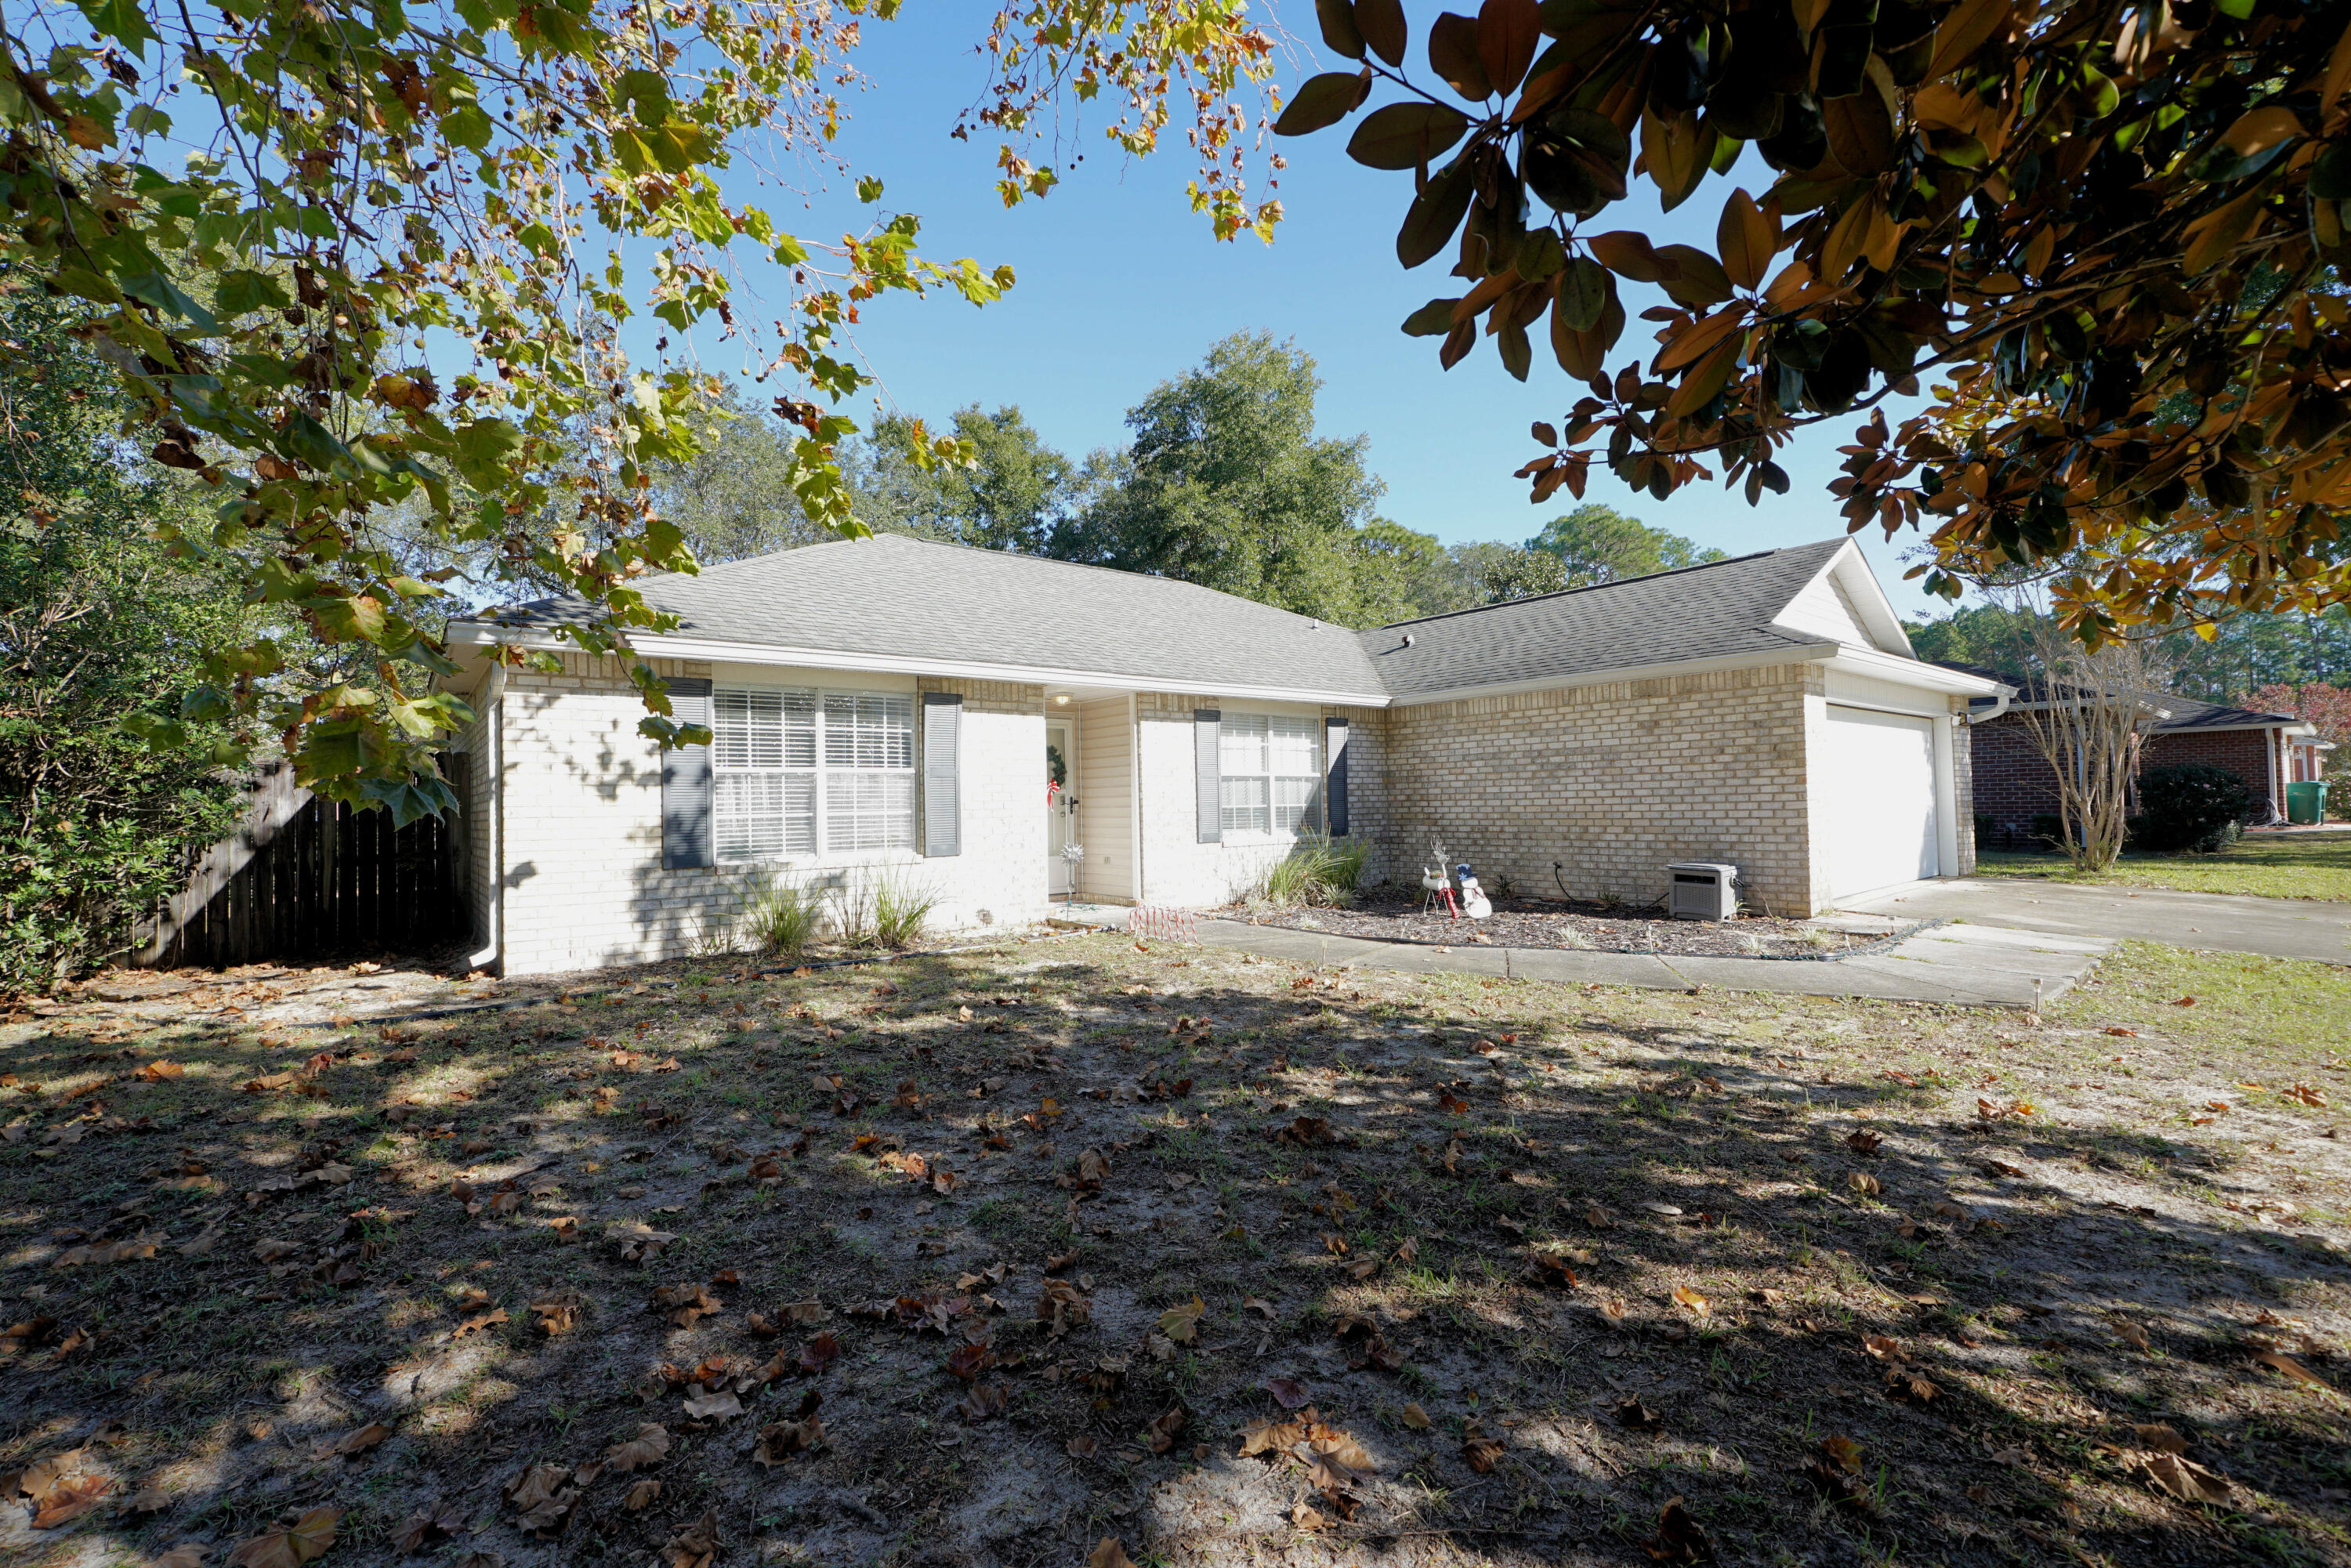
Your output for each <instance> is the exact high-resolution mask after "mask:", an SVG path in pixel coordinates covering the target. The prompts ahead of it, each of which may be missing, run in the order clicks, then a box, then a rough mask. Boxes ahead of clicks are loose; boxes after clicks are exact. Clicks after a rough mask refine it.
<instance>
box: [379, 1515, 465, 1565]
mask: <svg viewBox="0 0 2351 1568" xmlns="http://www.w3.org/2000/svg"><path fill="white" fill-rule="evenodd" d="M464 1529H465V1510H463V1509H461V1508H456V1507H455V1506H448V1507H444V1506H442V1505H439V1504H434V1505H432V1506H429V1507H427V1508H426V1509H425V1510H424V1511H423V1512H421V1513H413V1514H411V1515H409V1516H408V1517H407V1518H406V1519H404V1520H402V1521H401V1524H400V1529H399V1531H397V1532H396V1533H395V1534H394V1535H393V1537H392V1540H393V1542H394V1543H395V1544H396V1545H397V1546H398V1548H399V1550H400V1551H401V1552H402V1553H403V1554H405V1553H408V1552H422V1551H423V1550H424V1549H425V1548H426V1547H427V1546H430V1545H432V1544H433V1543H434V1542H437V1541H442V1540H444V1539H446V1538H447V1537H449V1536H452V1535H455V1534H457V1533H459V1532H460V1531H463V1530H464Z"/></svg>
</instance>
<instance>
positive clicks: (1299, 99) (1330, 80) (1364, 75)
mask: <svg viewBox="0 0 2351 1568" xmlns="http://www.w3.org/2000/svg"><path fill="white" fill-rule="evenodd" d="M1371 90H1372V73H1371V72H1370V71H1368V70H1364V71H1362V72H1356V71H1325V72H1324V73H1323V74H1322V75H1321V76H1318V77H1309V78H1307V79H1306V81H1305V83H1304V85H1302V86H1301V87H1300V88H1299V89H1298V91H1297V94H1296V95H1295V96H1294V97H1292V98H1291V99H1290V101H1289V102H1288V103H1286V104H1284V105H1282V109H1281V117H1280V119H1278V120H1275V121H1274V122H1273V133H1274V134H1275V135H1276V136H1304V135H1307V134H1309V133H1310V132H1312V131H1320V130H1322V128H1323V127H1325V126H1328V125H1336V124H1338V123H1339V121H1341V120H1344V119H1346V118H1347V116H1349V115H1351V114H1353V113H1354V112H1355V110H1358V109H1360V108H1362V107H1363V102H1364V99H1365V98H1366V97H1368V96H1370V93H1371ZM1406 265H1410V264H1409V263H1407V264H1406Z"/></svg>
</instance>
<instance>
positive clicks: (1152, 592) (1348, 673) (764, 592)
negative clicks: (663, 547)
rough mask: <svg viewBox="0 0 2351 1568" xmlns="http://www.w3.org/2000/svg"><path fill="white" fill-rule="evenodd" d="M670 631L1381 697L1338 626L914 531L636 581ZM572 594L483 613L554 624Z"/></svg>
mask: <svg viewBox="0 0 2351 1568" xmlns="http://www.w3.org/2000/svg"><path fill="white" fill-rule="evenodd" d="M639 586H640V587H641V588H642V590H643V592H644V596H645V599H646V601H647V602H649V603H650V604H652V605H653V607H654V608H655V609H658V610H664V611H668V612H671V613H673V614H674V615H676V616H677V617H678V622H679V623H678V625H677V626H676V628H675V629H674V630H673V631H671V632H666V633H664V635H666V636H673V637H687V638H695V639H701V640H706V641H710V642H716V643H758V644H764V645H768V646H775V647H784V648H808V649H822V650H826V651H828V652H833V653H873V654H877V655H894V656H897V657H901V658H923V659H937V660H946V661H954V662H957V663H967V664H1019V665H1025V666H1029V667H1031V668H1038V669H1044V670H1060V671H1082V672H1087V673H1092V674H1105V675H1119V676H1127V677H1132V678H1134V679H1135V680H1137V681H1140V682H1147V683H1150V684H1152V685H1156V686H1158V687H1160V688H1161V689H1163V690H1174V691H1207V692H1217V691H1223V690H1228V689H1232V688H1236V687H1258V688H1267V687H1272V688H1280V689H1281V690H1286V691H1301V692H1307V691H1311V692H1329V693H1345V694H1350V695H1363V696H1369V697H1376V696H1378V695H1380V693H1381V690H1382V688H1381V685H1380V681H1379V676H1378V675H1377V674H1375V673H1374V669H1373V666H1372V660H1371V657H1370V655H1369V654H1368V653H1366V652H1365V651H1364V646H1363V644H1362V643H1359V642H1357V641H1356V638H1355V633H1354V632H1353V631H1351V630H1349V629H1348V628H1346V627H1343V626H1334V625H1332V624H1330V623H1329V622H1319V621H1313V620H1310V619H1308V618H1307V617H1306V616H1303V615H1293V614H1291V613H1290V612H1289V611H1286V610H1276V609H1274V608H1273V607H1271V606H1270V605H1265V604H1259V603H1257V602H1255V601H1251V600H1247V599H1238V598H1235V597H1234V596H1233V595H1231V594H1229V593H1219V592H1217V591H1216V590H1214V589H1210V588H1202V587H1199V586H1198V585H1197V584H1195V583H1189V582H1179V581H1177V580H1175V579H1173V578H1165V577H1146V576H1143V575H1141V574H1138V573H1135V572H1126V571H1113V570H1109V569H1107V568H1103V567H1094V566H1080V565H1075V564H1072V563H1071V562H1068V561H1058V560H1045V559H1040V558H1038V557H1036V556H1025V555H1010V554H1007V553H1005V552H1003V551H1001V550H989V549H972V548H970V547H968V546H964V545H947V544H935V543H932V542H930V541H928V540H925V539H914V538H905V537H904V536H903V535H896V534H881V535H876V536H875V537H874V538H870V539H841V540H835V541H832V542H830V543H826V544H820V545H809V546H805V547H803V548H801V549H789V550H779V551H778V552H777V553H775V554H773V555H764V556H758V557H755V558H753V559H749V560H738V561H732V562H729V563H727V564H726V565H724V566H712V567H705V568H704V569H703V570H702V572H701V573H700V575H698V576H686V575H683V574H674V573H663V574H661V575H658V576H654V577H649V578H646V579H645V580H643V582H642V583H640V584H639ZM581 611H582V607H581V605H580V601H577V600H570V599H549V600H541V601H537V602H536V603H532V604H527V605H520V606H517V607H515V608H513V609H509V610H506V611H503V612H490V613H486V614H484V615H482V616H478V617H475V621H476V622H480V623H493V622H495V623H497V624H505V625H517V626H525V627H540V628H546V627H552V626H557V625H560V624H562V623H564V622H567V621H573V620H577V619H579V618H580V615H581Z"/></svg>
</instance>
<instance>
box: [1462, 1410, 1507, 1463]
mask: <svg viewBox="0 0 2351 1568" xmlns="http://www.w3.org/2000/svg"><path fill="white" fill-rule="evenodd" d="M1461 1457H1462V1458H1464V1459H1466V1460H1468V1464H1469V1468H1470V1469H1473V1470H1476V1471H1477V1472H1478V1473H1479V1475H1481V1476H1482V1475H1487V1474H1489V1473H1490V1472H1491V1471H1492V1470H1493V1469H1494V1461H1495V1460H1497V1459H1499V1458H1501V1457H1502V1444H1501V1440H1500V1439H1499V1438H1496V1437H1488V1436H1487V1435H1486V1432H1485V1429H1484V1428H1483V1427H1479V1425H1478V1423H1477V1422H1475V1421H1472V1422H1470V1423H1469V1424H1468V1426H1466V1427H1462V1428H1461Z"/></svg>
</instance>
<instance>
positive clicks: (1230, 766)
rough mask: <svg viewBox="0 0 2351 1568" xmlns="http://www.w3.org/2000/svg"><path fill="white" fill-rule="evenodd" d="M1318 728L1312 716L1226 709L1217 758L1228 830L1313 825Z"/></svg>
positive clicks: (1286, 831)
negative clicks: (1310, 821)
mask: <svg viewBox="0 0 2351 1568" xmlns="http://www.w3.org/2000/svg"><path fill="white" fill-rule="evenodd" d="M1314 731H1315V721H1314V720H1313V719H1311V718H1301V717H1296V716H1291V715H1288V714H1263V713H1235V712H1233V711H1232V710H1231V709H1230V708H1228V709H1226V710H1225V714H1224V718H1223V720H1222V722H1220V723H1219V724H1218V725H1217V771H1218V773H1219V774H1220V775H1221V776H1222V777H1221V779H1220V782H1219V786H1218V787H1219V789H1221V791H1222V795H1221V798H1220V800H1219V805H1220V809H1221V816H1222V821H1223V826H1224V831H1226V832H1228V833H1265V834H1269V835H1272V834H1280V835H1294V834H1295V833H1297V832H1298V831H1299V830H1300V829H1301V828H1302V827H1305V826H1308V825H1310V824H1309V822H1308V812H1309V810H1311V806H1312V803H1313V799H1314V781H1315V779H1317V778H1318V777H1319V776H1320V773H1319V770H1320V763H1321V758H1322V747H1321V744H1320V741H1319V739H1318V737H1316V735H1315V733H1314Z"/></svg>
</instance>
